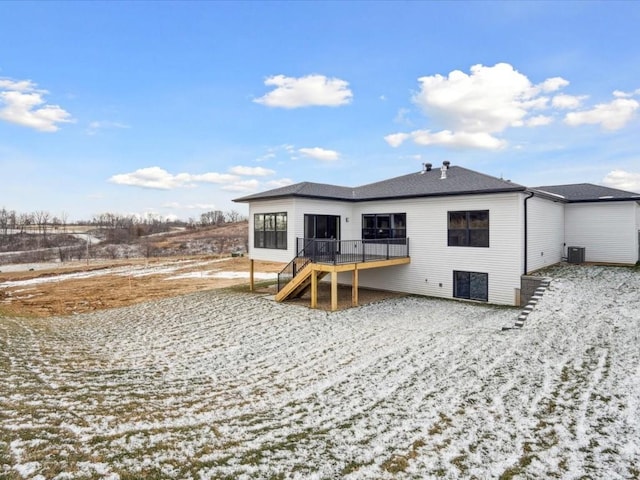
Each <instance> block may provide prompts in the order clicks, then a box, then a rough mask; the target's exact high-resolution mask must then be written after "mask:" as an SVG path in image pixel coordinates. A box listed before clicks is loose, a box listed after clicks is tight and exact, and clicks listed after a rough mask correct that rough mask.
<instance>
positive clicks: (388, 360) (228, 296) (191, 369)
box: [0, 266, 640, 480]
mask: <svg viewBox="0 0 640 480" xmlns="http://www.w3.org/2000/svg"><path fill="white" fill-rule="evenodd" d="M545 275H546V276H549V277H551V278H552V279H553V280H552V282H551V285H550V287H549V289H548V290H547V292H546V293H545V295H544V297H543V299H542V300H541V301H540V303H539V304H538V306H537V307H536V309H535V310H534V311H533V313H531V314H530V315H529V316H528V318H527V321H526V323H525V327H524V328H522V329H520V330H508V331H502V330H501V327H503V326H505V325H513V324H514V322H515V319H516V317H517V315H518V313H519V311H518V310H514V309H510V308H499V307H492V306H484V305H476V304H469V303H462V302H452V301H445V300H434V299H427V298H415V297H407V298H401V299H393V300H386V301H384V302H381V303H378V304H372V305H368V306H365V307H361V308H356V309H351V310H346V311H342V312H336V313H328V312H324V311H313V310H309V309H307V308H305V307H298V306H291V305H286V304H284V305H282V304H277V303H274V302H272V301H271V300H268V299H267V298H265V297H259V296H251V295H245V294H240V293H232V292H229V291H209V292H203V293H197V294H192V295H188V296H183V297H177V298H172V299H167V300H162V301H158V302H153V303H147V304H140V305H136V306H133V307H127V308H123V309H117V310H108V311H101V312H97V313H94V314H86V315H78V316H74V317H64V318H53V319H46V320H41V319H22V318H21V319H11V318H0V374H1V376H0V477H2V478H7V479H13V478H16V479H18V478H33V479H45V478H46V479H51V478H53V479H59V480H62V479H79V478H105V479H112V480H115V479H124V478H154V479H157V478H178V479H219V478H234V479H235V478H239V479H243V478H247V479H248V478H292V479H316V478H317V479H334V478H345V479H385V478H416V479H422V478H479V479H484V478H503V479H509V478H568V479H573V478H575V479H578V478H607V479H623V478H624V479H628V478H638V477H640V348H639V347H638V345H639V339H640V272H639V271H638V270H637V269H635V270H634V269H628V268H612V267H593V266H591V267H587V266H563V267H559V268H556V269H554V270H552V271H549V272H546V273H545Z"/></svg>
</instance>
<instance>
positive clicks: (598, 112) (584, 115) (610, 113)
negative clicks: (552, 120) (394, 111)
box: [564, 98, 640, 130]
mask: <svg viewBox="0 0 640 480" xmlns="http://www.w3.org/2000/svg"><path fill="white" fill-rule="evenodd" d="M638 107H640V103H638V101H637V100H633V99H629V98H616V99H615V100H612V101H611V102H609V103H601V104H598V105H596V106H595V107H593V108H592V109H591V110H584V111H581V112H570V113H567V115H566V116H565V119H564V121H565V123H567V125H571V126H572V127H575V126H578V125H584V124H589V125H600V126H601V127H602V128H603V129H605V130H620V129H621V128H623V127H624V126H625V125H626V124H627V123H629V122H630V121H631V120H632V119H633V117H634V116H635V113H636V110H638Z"/></svg>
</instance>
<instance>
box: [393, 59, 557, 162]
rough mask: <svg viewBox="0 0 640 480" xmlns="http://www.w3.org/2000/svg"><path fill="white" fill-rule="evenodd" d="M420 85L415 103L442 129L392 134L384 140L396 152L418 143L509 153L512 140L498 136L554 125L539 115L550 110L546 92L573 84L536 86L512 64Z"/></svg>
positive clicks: (430, 78)
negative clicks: (518, 129)
mask: <svg viewBox="0 0 640 480" xmlns="http://www.w3.org/2000/svg"><path fill="white" fill-rule="evenodd" d="M418 81H419V82H420V90H419V91H418V92H417V93H416V94H415V95H414V96H413V98H412V100H413V102H414V103H415V104H416V105H417V106H418V107H419V108H420V109H421V110H422V111H423V112H424V113H425V115H426V116H427V117H428V118H429V120H431V121H432V122H433V123H434V124H436V125H438V126H439V127H441V130H440V131H432V130H416V131H413V132H410V133H404V132H399V133H394V134H391V135H387V136H386V137H384V139H385V141H386V142H387V143H388V144H389V145H391V146H392V147H397V146H399V145H401V144H402V143H403V142H405V141H406V140H407V139H412V140H413V141H414V142H415V143H417V144H418V145H441V146H448V147H452V148H481V149H490V150H496V149H500V148H503V147H505V146H506V141H504V140H502V139H500V138H498V137H497V136H496V135H497V134H500V133H502V132H504V131H505V130H506V129H508V128H513V127H535V126H540V125H547V124H549V123H551V121H552V118H551V117H550V116H545V115H540V114H539V113H537V112H538V111H539V110H542V109H547V108H549V98H548V97H546V96H544V95H542V93H544V92H552V91H557V90H559V89H561V88H563V87H565V86H567V85H568V84H569V82H568V81H567V80H565V79H563V78H560V77H553V78H549V79H547V80H544V81H543V82H542V83H540V84H539V85H535V84H533V83H532V82H531V81H530V80H529V79H528V78H527V77H526V76H525V75H523V74H522V73H520V72H518V71H517V70H515V69H514V68H513V67H512V66H511V65H509V64H507V63H498V64H496V65H494V66H493V67H486V66H484V65H474V66H472V67H471V69H470V74H466V73H464V72H462V71H460V70H454V71H452V72H450V73H449V75H448V76H443V75H439V74H436V75H431V76H425V77H420V78H419V79H418Z"/></svg>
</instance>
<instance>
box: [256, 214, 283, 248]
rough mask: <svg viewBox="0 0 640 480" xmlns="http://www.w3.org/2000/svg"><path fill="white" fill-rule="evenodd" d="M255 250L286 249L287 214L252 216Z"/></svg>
mask: <svg viewBox="0 0 640 480" xmlns="http://www.w3.org/2000/svg"><path fill="white" fill-rule="evenodd" d="M253 246H254V247H255V248H279V249H283V250H286V248H287V214H286V212H284V213H256V214H255V215H254V216H253Z"/></svg>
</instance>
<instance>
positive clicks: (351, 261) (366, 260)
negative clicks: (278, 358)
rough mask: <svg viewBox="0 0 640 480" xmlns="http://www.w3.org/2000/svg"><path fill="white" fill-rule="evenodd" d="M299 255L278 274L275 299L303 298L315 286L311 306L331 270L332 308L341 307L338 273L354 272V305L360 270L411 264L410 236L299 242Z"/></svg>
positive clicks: (303, 240)
mask: <svg viewBox="0 0 640 480" xmlns="http://www.w3.org/2000/svg"><path fill="white" fill-rule="evenodd" d="M296 251H297V254H296V256H295V257H294V259H293V260H291V262H289V263H288V264H287V266H286V267H285V268H284V269H282V271H281V272H280V273H279V274H278V293H277V294H276V296H275V300H276V301H278V302H282V301H284V300H287V299H291V298H297V297H301V296H302V295H304V293H306V292H307V291H308V290H309V289H311V291H312V292H311V297H312V298H311V307H312V308H316V307H315V306H316V304H317V282H318V281H319V280H321V279H322V278H324V277H325V276H326V275H327V274H329V273H331V292H332V293H331V309H332V310H335V309H336V308H337V274H338V273H339V272H351V273H352V304H353V305H354V306H355V305H357V303H358V294H357V290H358V271H360V270H366V269H369V268H380V267H388V266H393V265H403V264H407V263H409V262H410V261H411V260H410V257H409V239H408V238H406V239H405V238H402V239H385V240H342V241H341V240H333V239H306V238H305V239H303V238H298V239H297V241H296Z"/></svg>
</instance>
